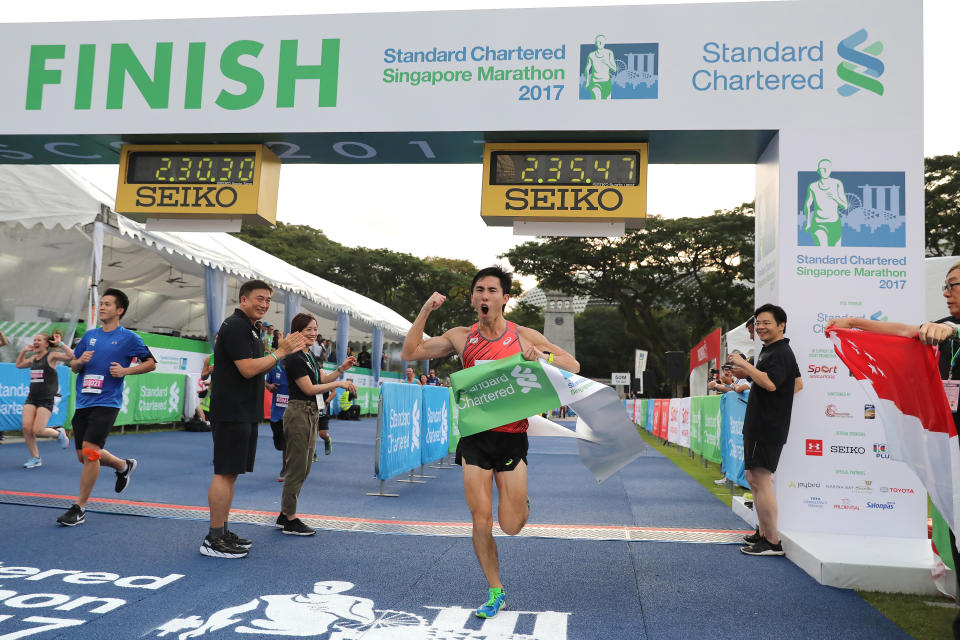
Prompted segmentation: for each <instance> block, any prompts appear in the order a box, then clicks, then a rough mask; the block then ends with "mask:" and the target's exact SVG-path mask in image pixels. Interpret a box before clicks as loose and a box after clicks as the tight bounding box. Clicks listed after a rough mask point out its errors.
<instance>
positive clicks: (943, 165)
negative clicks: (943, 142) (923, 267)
mask: <svg viewBox="0 0 960 640" xmlns="http://www.w3.org/2000/svg"><path fill="white" fill-rule="evenodd" d="M924 182H925V185H924V186H925V194H924V199H925V200H926V202H925V213H926V215H925V217H926V223H927V234H926V249H927V255H928V256H953V255H957V253H958V252H960V153H958V154H956V155H953V156H934V157H932V158H927V159H926V160H925V161H924Z"/></svg>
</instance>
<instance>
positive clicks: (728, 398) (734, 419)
mask: <svg viewBox="0 0 960 640" xmlns="http://www.w3.org/2000/svg"><path fill="white" fill-rule="evenodd" d="M749 394H750V392H749V391H743V392H741V393H736V392H734V391H728V392H727V393H725V394H723V399H722V400H721V408H720V419H721V421H722V425H721V433H722V434H723V473H724V475H725V476H726V477H727V479H728V480H730V481H732V482H733V483H735V484H738V485H740V486H741V487H746V486H747V477H746V474H745V470H744V468H743V419H744V417H745V416H746V414H747V397H748V396H749Z"/></svg>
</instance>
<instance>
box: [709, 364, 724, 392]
mask: <svg viewBox="0 0 960 640" xmlns="http://www.w3.org/2000/svg"><path fill="white" fill-rule="evenodd" d="M722 382H723V380H722V379H721V377H720V369H710V381H709V382H708V383H707V394H708V395H710V394H711V392H712V393H717V394H719V393H720V391H718V390H717V385H718V384H720V383H722Z"/></svg>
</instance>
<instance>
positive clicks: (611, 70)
mask: <svg viewBox="0 0 960 640" xmlns="http://www.w3.org/2000/svg"><path fill="white" fill-rule="evenodd" d="M606 43H607V36H604V35H599V36H597V38H596V40H595V41H594V44H596V45H597V49H596V51H591V52H590V55H588V56H587V66H586V67H584V69H583V75H584V77H585V78H586V80H587V91H589V92H590V93H592V94H593V99H594V100H609V99H610V94H611V93H612V91H613V78H612V76H611V74H616V72H617V61H616V59H614V57H613V51H611V50H610V49H607V48H606Z"/></svg>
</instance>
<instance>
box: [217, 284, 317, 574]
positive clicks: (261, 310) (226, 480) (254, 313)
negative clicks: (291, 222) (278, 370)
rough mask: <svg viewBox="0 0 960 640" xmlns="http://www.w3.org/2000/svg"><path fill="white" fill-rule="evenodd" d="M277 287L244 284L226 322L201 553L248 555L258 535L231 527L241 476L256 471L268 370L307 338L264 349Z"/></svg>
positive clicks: (292, 336)
mask: <svg viewBox="0 0 960 640" xmlns="http://www.w3.org/2000/svg"><path fill="white" fill-rule="evenodd" d="M272 295H273V287H271V286H270V285H268V284H267V283H266V282H263V281H262V280H250V281H248V282H245V283H243V284H242V285H241V286H240V292H239V298H240V300H239V307H238V308H237V309H236V310H235V311H234V312H233V315H231V316H230V317H228V318H227V319H226V320H224V321H223V324H221V325H220V330H219V331H218V337H217V340H216V342H215V345H214V355H216V354H217V353H219V354H220V358H218V360H219V361H220V364H218V365H217V368H216V371H215V374H214V375H216V378H215V379H214V385H213V387H212V389H211V393H212V394H213V397H215V398H216V399H217V401H216V402H214V403H213V404H215V405H216V406H217V412H216V414H214V417H215V420H214V421H213V478H212V479H211V481H210V489H209V491H208V494H207V499H208V501H209V504H210V528H209V531H208V533H207V535H206V536H205V537H204V539H203V542H202V543H201V547H200V553H202V554H203V555H206V556H211V557H215V558H243V557H246V556H247V554H248V549H249V548H250V546H251V545H252V544H253V542H252V541H250V540H247V539H245V538H240V537H239V536H237V535H236V534H235V533H233V532H232V531H230V529H229V528H228V520H229V516H230V507H231V505H232V503H233V495H234V486H235V485H236V481H237V476H238V475H240V474H242V473H249V472H252V471H253V464H254V460H255V457H256V452H257V426H258V425H259V423H260V421H261V420H262V419H263V397H264V386H263V385H264V374H265V373H267V372H268V371H270V370H271V369H273V368H274V367H275V366H276V365H277V363H278V362H279V361H280V359H281V357H282V356H283V357H285V356H286V355H287V354H290V353H295V352H297V351H300V349H301V348H303V345H304V344H305V343H304V338H303V336H302V335H300V334H299V333H292V334H290V335H289V336H287V337H286V338H284V339H283V340H281V341H280V344H279V345H277V350H276V351H275V352H273V353H272V354H269V355H264V349H263V342H262V340H261V339H260V335H261V331H260V329H261V327H260V321H261V319H262V318H263V316H264V315H265V314H266V313H267V311H268V310H269V309H270V300H271V297H272Z"/></svg>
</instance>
